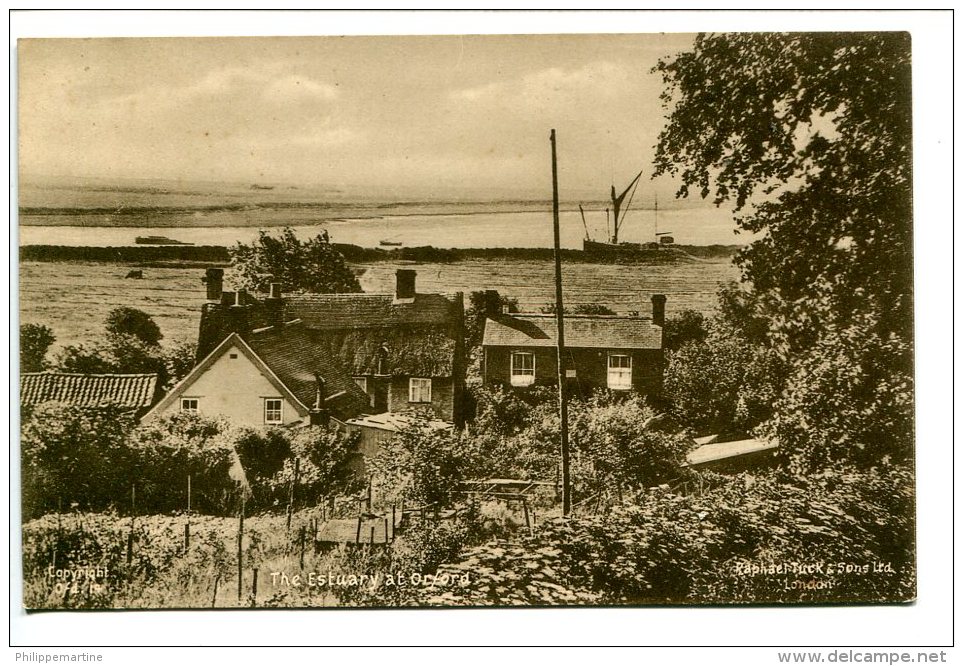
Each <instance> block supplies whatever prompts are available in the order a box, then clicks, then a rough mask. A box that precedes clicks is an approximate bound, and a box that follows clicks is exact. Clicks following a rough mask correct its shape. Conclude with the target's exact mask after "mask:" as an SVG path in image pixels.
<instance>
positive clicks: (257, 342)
mask: <svg viewBox="0 0 963 666" xmlns="http://www.w3.org/2000/svg"><path fill="white" fill-rule="evenodd" d="M247 343H248V344H249V345H250V346H251V349H253V350H254V352H255V353H256V354H257V355H258V357H259V358H260V359H261V360H262V361H264V363H265V365H267V366H268V367H269V368H271V370H272V371H273V372H274V374H275V375H277V377H278V379H279V380H280V381H281V383H283V384H284V385H285V386H286V387H287V388H288V389H289V390H290V391H291V393H293V394H294V395H295V396H297V398H298V400H299V401H300V402H301V403H302V404H304V405H307V406H308V407H313V406H314V402H315V399H316V397H317V380H316V378H315V373H317V374H319V375H321V377H322V378H323V379H324V382H325V394H326V395H327V397H328V399H329V400H332V401H339V403H340V404H354V406H355V407H356V408H357V409H358V410H360V409H361V408H363V407H365V406H366V405H367V404H368V396H367V395H366V394H365V392H364V391H362V390H361V388H360V387H359V386H358V384H357V383H356V382H355V381H354V379H352V378H351V375H350V374H348V372H347V371H346V369H345V367H344V365H343V364H342V363H340V362H339V360H338V359H337V357H335V356H334V355H332V354H331V353H330V351H329V350H327V349H325V348H324V347H323V346H322V345H319V344H318V343H317V342H315V341H314V340H312V339H311V336H310V334H309V332H308V331H307V330H305V327H304V325H303V324H302V323H301V322H293V323H289V324H286V325H284V326H283V327H281V328H270V329H266V330H263V331H258V332H255V333H253V334H251V335H250V336H249V337H248V338H247ZM335 396H338V397H337V398H335ZM339 411H343V410H340V409H339ZM355 413H357V412H355Z"/></svg>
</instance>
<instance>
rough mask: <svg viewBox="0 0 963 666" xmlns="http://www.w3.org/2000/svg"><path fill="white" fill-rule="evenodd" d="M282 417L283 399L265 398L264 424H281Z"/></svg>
mask: <svg viewBox="0 0 963 666" xmlns="http://www.w3.org/2000/svg"><path fill="white" fill-rule="evenodd" d="M282 416H283V414H282V406H281V398H265V399H264V422H265V423H267V424H276V423H281V422H282Z"/></svg>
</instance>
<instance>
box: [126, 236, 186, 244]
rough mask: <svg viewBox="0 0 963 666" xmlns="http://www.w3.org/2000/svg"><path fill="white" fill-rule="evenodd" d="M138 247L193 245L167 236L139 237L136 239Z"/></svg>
mask: <svg viewBox="0 0 963 666" xmlns="http://www.w3.org/2000/svg"><path fill="white" fill-rule="evenodd" d="M134 242H135V243H137V244H138V245H193V244H194V243H187V242H185V241H179V240H174V239H173V238H168V237H167V236H138V237H137V238H135V239H134Z"/></svg>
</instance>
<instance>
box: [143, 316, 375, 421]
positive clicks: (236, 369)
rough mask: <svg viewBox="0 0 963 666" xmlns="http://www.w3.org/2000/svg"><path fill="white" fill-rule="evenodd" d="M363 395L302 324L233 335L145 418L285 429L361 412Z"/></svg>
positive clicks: (348, 375) (344, 417) (366, 400)
mask: <svg viewBox="0 0 963 666" xmlns="http://www.w3.org/2000/svg"><path fill="white" fill-rule="evenodd" d="M367 405H368V397H367V395H366V394H365V393H364V391H363V390H361V388H359V387H358V384H357V383H356V382H355V381H354V380H353V379H352V377H351V375H350V374H348V373H347V372H346V371H344V369H343V368H342V367H341V366H340V364H339V363H338V362H337V361H336V360H334V359H332V358H330V357H329V355H328V354H327V353H326V352H325V351H324V350H323V349H321V348H320V347H319V346H318V345H317V344H313V343H312V342H311V340H309V339H308V337H307V336H306V334H305V331H304V327H303V326H302V325H301V323H300V322H299V321H294V322H288V323H285V324H282V325H278V326H270V327H266V328H262V329H258V330H255V331H252V332H251V333H250V334H248V335H246V336H245V337H241V336H240V335H239V334H237V333H232V334H231V335H229V336H228V337H227V338H225V339H224V341H223V342H221V344H219V345H218V346H217V347H216V348H215V349H214V350H213V351H212V352H211V353H210V354H208V355H207V356H206V357H205V358H204V359H203V360H202V361H201V362H200V363H198V364H197V365H196V366H195V367H194V369H193V370H191V372H190V373H189V374H188V375H187V376H186V377H185V378H184V379H183V380H181V381H180V382H179V383H178V384H177V386H175V387H174V388H173V389H172V390H171V392H170V393H169V394H168V395H167V396H165V397H164V398H163V399H162V400H161V401H160V402H158V403H157V405H156V406H155V407H154V408H153V409H151V410H150V412H148V413H147V415H146V416H144V420H145V421H147V420H150V419H153V418H156V417H158V416H162V415H164V414H170V413H173V412H177V411H189V412H197V413H200V414H206V415H211V416H223V417H226V418H227V419H229V420H230V421H231V422H232V423H237V424H243V425H250V426H263V425H278V426H285V425H291V424H295V423H307V422H321V421H323V420H324V419H326V418H327V417H328V416H335V417H336V418H339V419H346V418H351V417H353V416H357V415H358V414H360V413H361V412H362V411H363V410H364V409H365V408H366V407H367Z"/></svg>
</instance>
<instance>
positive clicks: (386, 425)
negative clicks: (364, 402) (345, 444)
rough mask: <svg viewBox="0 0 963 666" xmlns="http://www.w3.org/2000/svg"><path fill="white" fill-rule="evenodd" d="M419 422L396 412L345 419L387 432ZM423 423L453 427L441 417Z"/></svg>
mask: <svg viewBox="0 0 963 666" xmlns="http://www.w3.org/2000/svg"><path fill="white" fill-rule="evenodd" d="M419 422H421V421H420V420H419V419H417V418H415V417H413V416H409V415H408V414H402V413H396V412H385V413H384V414H372V415H369V416H359V417H358V418H355V419H348V420H347V421H345V423H346V424H348V425H353V426H361V427H364V428H374V429H376V430H387V431H388V432H398V431H399V430H404V429H405V428H408V427H410V426H412V425H414V424H416V423H419ZM424 423H425V425H426V426H427V427H428V428H429V429H430V430H450V429H451V428H452V427H453V426H452V424H451V423H449V422H448V421H442V420H441V419H431V420H429V421H426V422H424Z"/></svg>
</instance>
